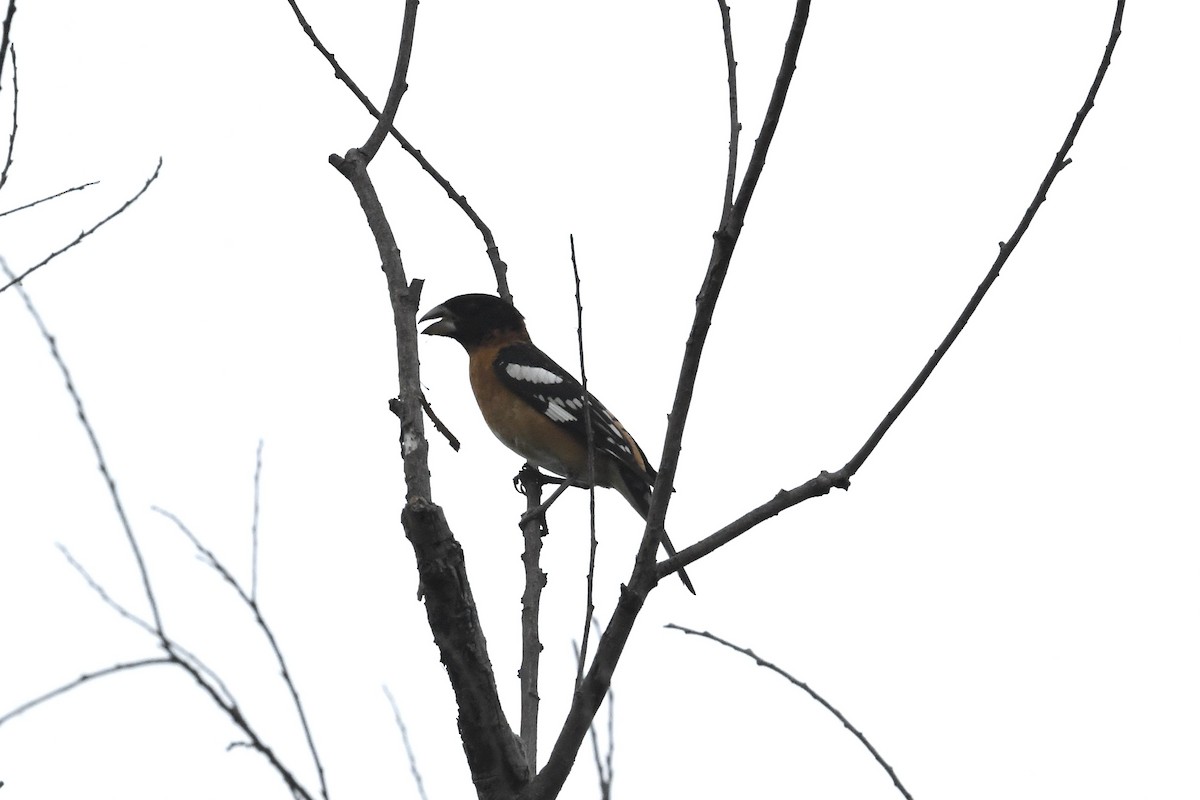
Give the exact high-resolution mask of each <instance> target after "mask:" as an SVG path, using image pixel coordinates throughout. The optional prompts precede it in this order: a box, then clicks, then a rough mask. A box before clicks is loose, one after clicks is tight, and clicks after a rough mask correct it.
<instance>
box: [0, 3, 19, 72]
mask: <svg viewBox="0 0 1200 800" xmlns="http://www.w3.org/2000/svg"><path fill="white" fill-rule="evenodd" d="M16 13H17V0H8V12H7V13H5V15H4V28H3V30H2V31H0V77H2V76H3V75H4V54H5V53H7V52H8V36H9V33H11V32H12V21H13V15H14V14H16Z"/></svg>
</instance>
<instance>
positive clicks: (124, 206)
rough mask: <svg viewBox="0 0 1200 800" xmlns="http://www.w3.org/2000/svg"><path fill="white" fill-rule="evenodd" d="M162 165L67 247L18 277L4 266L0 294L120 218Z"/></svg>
mask: <svg viewBox="0 0 1200 800" xmlns="http://www.w3.org/2000/svg"><path fill="white" fill-rule="evenodd" d="M162 163H163V162H162V159H161V158H160V159H158V166H156V167H155V168H154V174H153V175H151V176H150V178H149V179H148V180H147V181H146V184H145V185H144V186H142V188H141V189H138V191H137V194H135V195H134V196H133V197H131V198H129V199H128V200H126V201H125V202H124V203H123V204H122V205H121V207H120V208H118V209H117V210H116V211H114V212H112V213H111V214H109V215H108V216H107V217H105V218H104V219H102V220H100V221H99V222H97V223H96V224H95V225H93V226H92V227H90V228H88V229H87V230H86V231H83V232H82V233H80V234H79V235H78V236H76V237H75V239H74V240H72V241H71V242H70V243H69V244H67V245H64V246H63V247H60V248H59V249H57V250H55V251H54V252H53V253H51V254H50V255H48V256H46V257H45V258H43V259H42V260H41V261H39V262H38V263H36V264H34V265H33V266H32V267H30V268H29V269H27V270H25V271H24V272H22V273H21V274H20V275H14V274H13V273H12V272H10V271H9V270H8V267H7V266H5V272H6V273H7V274H8V276H9V278H10V280H9V282H8V283H6V284H4V285H3V286H0V292H4V291H5V290H7V289H9V288H10V287H12V286H14V285H16V284H17V283H20V282H21V281H23V280H25V278H27V277H29V274H30V273H32V272H33V271H34V270H37V269H40V268H42V267H44V266H45V265H46V264H49V263H50V262H51V261H52V260H54V259H55V258H57V257H58V256H61V255H62V254H63V253H65V252H67V251H68V250H70V249H71V248H72V247H74V246H75V245H77V244H79V243H80V242H82V241H83V240H84V239H86V238H87V237H89V236H91V235H92V234H93V233H95V232H96V231H97V230H99V228H100V227H101V226H102V225H104V224H105V223H106V222H108V221H110V220H112V219H113V218H115V217H118V216H120V215H121V213H122V212H123V211H125V209H127V208H129V207H130V206H131V205H133V204H134V203H136V202H137V200H138V198H140V197H141V196H142V195H143V194H145V193H146V190H147V189H149V188H150V184H152V183H154V181H155V180H157V179H158V174H159V172H160V171H161V170H162Z"/></svg>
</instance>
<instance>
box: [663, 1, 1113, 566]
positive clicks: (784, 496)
mask: <svg viewBox="0 0 1200 800" xmlns="http://www.w3.org/2000/svg"><path fill="white" fill-rule="evenodd" d="M1124 11H1125V0H1118V2H1117V8H1116V12H1115V14H1114V16H1113V24H1112V30H1111V32H1110V34H1109V38H1108V43H1107V45H1106V46H1105V48H1104V55H1103V56H1102V57H1101V59H1100V66H1099V68H1098V69H1097V70H1096V76H1095V78H1094V79H1093V81H1092V85H1091V87H1090V89H1089V90H1088V94H1087V97H1086V98H1085V100H1084V102H1083V105H1082V107H1080V109H1079V111H1077V112H1076V113H1075V120H1074V122H1073V123H1072V125H1071V128H1070V130H1069V131H1068V132H1067V136H1066V138H1065V139H1064V140H1063V144H1062V147H1060V148H1059V150H1058V152H1057V153H1056V154H1055V156H1054V161H1053V162H1052V163H1051V164H1050V168H1049V170H1047V172H1046V175H1045V177H1044V178H1042V182H1041V183H1040V184H1039V185H1038V189H1037V193H1036V194H1035V195H1034V198H1033V200H1032V201H1031V202H1030V204H1029V207H1028V208H1027V209H1026V210H1025V213H1024V215H1022V217H1021V221H1020V222H1019V223H1018V224H1017V227H1016V229H1015V230H1014V231H1013V234H1012V236H1010V237H1009V240H1008V241H1007V242H1005V243H1002V244H1001V246H1000V252H999V254H998V255H997V256H996V260H995V262H994V263H993V264H992V267H991V269H990V270H988V273H987V275H986V276H985V277H984V279H983V282H982V283H980V284H979V287H978V288H977V289H976V290H975V293H974V294H973V295H971V299H970V300H969V301H967V305H966V307H965V308H964V309H963V310H962V313H961V314H959V316H958V319H957V320H955V322H954V325H953V326H952V327H951V328H950V332H949V333H947V334H946V336H945V338H944V339H942V342H941V344H939V345H938V347H937V349H936V350H934V352H933V355H932V356H931V357H930V359H929V361H928V362H926V364H925V366H924V367H923V368H922V369H921V371H920V372H919V373H918V374H917V377H916V378H915V379H914V380H913V382H912V383H911V384H910V385H909V387H908V389H907V390H905V392H904V394H903V395H901V397H900V399H899V400H898V401H897V402H896V404H895V405H894V406H893V407H892V409H891V410H890V411H888V413H887V415H886V416H885V417H884V418H883V420H882V421H881V422H880V423H879V425H878V426H876V428H875V430H874V431H873V432H872V433H871V435H870V436H869V437H867V440H866V442H865V443H864V444H863V446H862V447H860V448H859V450H858V452H857V453H855V454H854V456H853V457H852V458H851V459H850V460H849V461H847V462H846V464H845V466H843V467H842V468H841V469H839V470H837V471H836V472H826V471H824V470H822V472H821V473H820V474H819V475H817V476H816V477H815V478H811V479H809V480H808V481H806V482H805V483H803V484H801V485H799V486H796V487H793V488H791V489H787V490H780V491H779V492H778V493H777V494H776V495H775V496H774V497H773V498H771V499H770V500H768V501H767V502H765V503H763V504H761V505H759V506H757V507H756V508H753V509H751V510H750V511H748V512H746V513H745V514H743V515H742V516H741V517H739V518H738V519H736V520H734V521H733V522H731V523H729V524H728V525H726V526H725V527H723V528H721V529H720V530H718V531H716V532H714V533H712V534H710V535H709V536H707V537H705V538H704V539H701V540H700V541H699V542H696V543H695V544H694V545H692V546H691V547H686V548H684V549H683V550H680V551H679V553H677V554H676V555H675V556H672V557H671V558H668V559H666V560H664V561H663V562H661V563H660V564H658V566H657V575H658V577H659V578H662V577H665V576H666V575H669V574H671V573H672V572H674V571H675V570H677V569H679V568H681V567H686V566H687V565H689V564H691V563H692V562H694V561H696V560H697V559H699V558H702V557H704V556H705V555H707V554H708V553H711V552H712V551H714V550H716V549H717V548H719V547H721V546H722V545H725V544H728V543H729V542H731V541H733V540H734V539H736V538H737V537H738V536H740V535H742V534H743V533H745V532H746V531H748V530H750V529H751V528H753V527H754V526H756V525H758V524H759V523H761V522H763V521H764V520H767V519H770V518H771V517H773V516H775V515H776V514H778V513H779V512H781V511H783V510H785V509H788V508H791V507H792V506H794V505H796V504H798V503H802V502H804V501H805V500H809V499H811V498H813V497H819V496H821V495H824V494H828V493H829V491H830V490H831V489H833V488H839V489H848V488H849V487H850V478H852V477H853V476H854V475H855V473H857V472H858V470H859V468H860V467H862V465H863V463H864V462H865V461H866V460H867V457H868V456H870V455H871V453H872V452H873V451H874V450H875V448H876V446H878V444H879V442H880V441H881V440H882V439H883V436H884V434H886V433H887V432H888V430H889V429H890V428H891V427H892V425H893V424H894V423H895V421H896V420H897V419H898V418H899V416H900V414H901V412H903V411H904V409H905V408H907V407H908V404H909V403H910V402H911V401H912V399H913V398H914V397H915V396H916V394H917V392H918V391H920V389H921V387H922V386H924V385H925V381H927V380H928V379H929V376H930V375H931V374H932V373H933V370H934V368H935V367H936V366H937V365H938V364H939V363H940V362H941V360H942V358H943V357H944V356H945V355H946V352H947V351H948V350H949V348H950V345H952V344H953V343H954V341H955V339H957V338H958V335H959V334H960V333H961V332H962V330H963V328H964V327H965V326H966V324H967V322H968V321H969V320H970V318H971V315H972V314H973V313H974V312H975V309H976V308H978V307H979V304H980V302H981V301H982V300H983V296H984V295H985V294H986V293H987V291H988V289H989V288H991V286H992V284H993V283H995V281H996V278H998V277H999V276H1000V270H1001V268H1002V267H1003V266H1004V264H1005V262H1006V261H1007V260H1008V257H1009V256H1010V255H1011V254H1012V252H1013V250H1014V249H1015V248H1016V246H1017V244H1018V243H1019V242H1020V241H1021V237H1022V236H1024V234H1025V231H1026V230H1027V229H1028V228H1029V225H1030V223H1031V222H1032V221H1033V217H1034V215H1035V214H1036V213H1037V211H1038V209H1039V208H1040V207H1041V205H1042V203H1044V202H1045V201H1046V194H1047V193H1048V192H1049V190H1050V186H1051V184H1053V183H1054V179H1055V178H1056V177H1058V174H1059V173H1060V172H1062V171H1063V170H1064V169H1066V167H1067V165H1068V164H1070V163H1071V159H1069V158H1067V153H1068V151H1070V149H1071V146H1072V145H1073V144H1074V143H1075V138H1076V136H1077V135H1078V134H1079V131H1080V128H1081V127H1082V126H1083V121H1084V119H1086V118H1087V115H1088V112H1089V111H1091V109H1092V107H1093V106H1094V105H1095V100H1096V94H1097V92H1099V90H1100V84H1101V82H1102V81H1103V80H1104V75H1105V73H1106V72H1107V71H1108V66H1109V64H1110V63H1111V62H1112V54H1113V50H1114V48H1115V47H1116V45H1117V39H1118V38H1120V35H1121V19H1122V17H1123V15H1124Z"/></svg>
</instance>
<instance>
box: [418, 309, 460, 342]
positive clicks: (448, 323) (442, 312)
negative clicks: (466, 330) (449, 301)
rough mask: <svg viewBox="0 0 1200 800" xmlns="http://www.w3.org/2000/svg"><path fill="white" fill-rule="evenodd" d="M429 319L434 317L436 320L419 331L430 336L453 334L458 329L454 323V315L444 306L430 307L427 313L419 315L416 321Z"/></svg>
mask: <svg viewBox="0 0 1200 800" xmlns="http://www.w3.org/2000/svg"><path fill="white" fill-rule="evenodd" d="M439 317H440V319H439ZM429 319H436V320H437V322H435V323H433V324H432V325H430V326H429V327H428V328H426V329H425V330H423V331H421V333H427V334H429V335H430V336H453V335H454V334H455V333H456V332H457V331H458V326H456V325H455V324H454V315H453V314H451V313H450V309H448V308H446V307H445V306H437V307H435V308H432V309H430V310H429V313H428V314H426V315H425V316H423V317H421V319H419V320H418V322H424V321H425V320H429Z"/></svg>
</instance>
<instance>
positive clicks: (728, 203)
mask: <svg viewBox="0 0 1200 800" xmlns="http://www.w3.org/2000/svg"><path fill="white" fill-rule="evenodd" d="M717 6H718V7H719V8H720V10H721V30H722V32H723V33H724V34H725V71H726V73H727V74H728V75H729V166H728V168H727V169H726V172H725V202H724V203H723V204H722V205H721V224H720V226H719V227H724V226H725V225H726V223H728V221H729V215H730V214H732V213H733V188H734V184H735V182H736V181H737V156H738V136H739V134H741V132H742V124H741V123H740V122H738V111H737V61H735V60H734V58H733V23H732V22H730V19H729V4H728V3H726V2H725V0H717Z"/></svg>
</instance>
